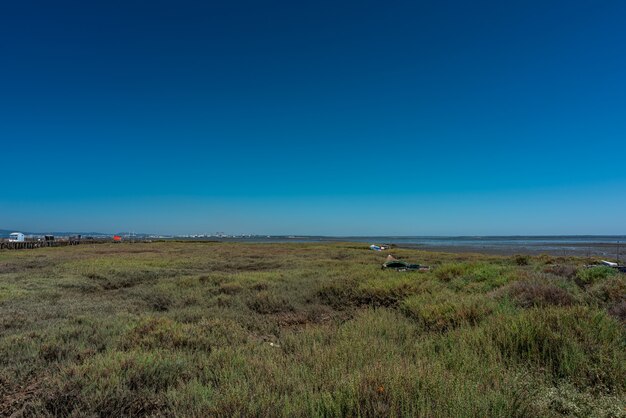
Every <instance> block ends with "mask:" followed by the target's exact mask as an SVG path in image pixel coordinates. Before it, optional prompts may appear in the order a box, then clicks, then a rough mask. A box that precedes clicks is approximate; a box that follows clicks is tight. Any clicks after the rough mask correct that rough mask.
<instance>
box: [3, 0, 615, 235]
mask: <svg viewBox="0 0 626 418" xmlns="http://www.w3.org/2000/svg"><path fill="white" fill-rule="evenodd" d="M98 3H99V4H96V2H89V1H76V2H65V1H58V2H50V1H41V2H34V1H28V0H24V1H14V2H5V3H4V4H3V5H2V7H1V9H0V156H1V157H2V165H3V170H2V174H1V175H0V192H1V194H0V228H18V229H23V230H96V231H103V232H114V231H120V230H129V229H130V230H135V231H142V232H162V233H190V232H211V231H225V232H231V233H248V232H249V233H269V234H328V235H351V234H358V235H367V234H402V235H414V234H420V235H434V234H440V235H449V234H453V235H457V234H470V235H472V234H481V235H487V234H624V233H626V24H625V23H624V22H626V2H624V1H617V0H616V1H602V0H600V1H598V0H596V1H591V0H589V1H576V0H570V1H526V0H525V1H512V2H509V1H495V0H494V1H472V2H469V1H387V2H368V1H358V2H356V1H355V2H348V1H344V2H337V1H315V2H298V1H284V2H276V1H264V2H245V1H239V2H223V1H220V2H212V1H197V2H189V1H176V2H174V1H169V2H166V1H149V2H148V1H143V2H138V1H128V0H124V1H106V2H104V1H103V2H98Z"/></svg>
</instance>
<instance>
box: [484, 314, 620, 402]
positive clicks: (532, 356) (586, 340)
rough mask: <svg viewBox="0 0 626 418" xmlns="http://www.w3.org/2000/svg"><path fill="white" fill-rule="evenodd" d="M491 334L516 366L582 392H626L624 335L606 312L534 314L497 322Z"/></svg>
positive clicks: (494, 320)
mask: <svg viewBox="0 0 626 418" xmlns="http://www.w3.org/2000/svg"><path fill="white" fill-rule="evenodd" d="M489 329H490V332H491V335H492V338H493V341H494V342H495V344H496V346H497V347H499V349H500V352H501V354H502V355H503V356H504V357H505V358H507V359H509V360H510V361H512V362H514V363H518V364H521V365H525V366H526V367H533V368H539V369H545V370H547V371H549V372H550V373H551V375H552V376H553V377H554V378H557V379H568V380H569V381H570V382H572V383H575V384H576V385H577V386H579V387H585V386H587V387H596V388H598V389H600V388H608V389H609V390H624V388H626V351H625V350H624V338H625V337H626V335H625V331H624V329H623V328H622V326H621V325H620V324H619V323H618V322H617V321H615V320H612V319H611V318H610V317H608V316H607V315H606V313H604V312H602V311H596V310H591V309H588V308H585V307H564V308H561V307H551V308H544V309H531V310H527V311H523V312H521V313H520V314H518V315H515V316H497V317H493V320H492V321H491V322H490V324H489Z"/></svg>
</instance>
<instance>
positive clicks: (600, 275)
mask: <svg viewBox="0 0 626 418" xmlns="http://www.w3.org/2000/svg"><path fill="white" fill-rule="evenodd" d="M616 274H618V272H617V270H615V269H613V268H611V267H607V266H598V267H590V268H586V269H582V270H579V271H578V273H577V274H576V283H578V285H579V286H589V285H591V284H593V283H595V282H597V281H598V280H603V279H606V278H607V277H611V276H614V275H616Z"/></svg>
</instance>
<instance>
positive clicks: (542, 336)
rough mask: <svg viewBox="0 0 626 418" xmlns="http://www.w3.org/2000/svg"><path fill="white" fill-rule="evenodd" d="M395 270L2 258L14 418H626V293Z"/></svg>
mask: <svg viewBox="0 0 626 418" xmlns="http://www.w3.org/2000/svg"><path fill="white" fill-rule="evenodd" d="M391 252H392V253H393V254H394V255H396V256H399V257H401V258H403V259H405V260H407V261H411V262H417V263H422V264H429V265H431V266H434V268H433V270H432V271H430V272H426V273H417V272H396V271H383V270H381V269H380V265H381V263H382V262H383V261H384V258H385V256H386V253H374V252H371V251H369V250H368V249H367V247H366V246H364V245H359V244H240V243H234V244H219V243H173V242H171V243H151V244H118V245H114V244H110V245H109V244H101V245H93V246H86V245H83V246H77V247H67V248H46V249H38V250H31V251H27V250H25V251H3V252H0V415H3V416H10V415H13V416H124V415H125V416H144V415H147V416H179V417H183V416H199V417H200V416H202V417H204V416H289V417H298V416H328V417H335V416H355V417H357V416H363V417H370V416H426V417H434V416H468V417H469V416H472V417H475V416H498V417H516V416H520V417H521V416H579V417H592V416H597V417H618V416H621V417H624V416H626V327H625V324H626V322H625V321H626V276H625V275H623V274H617V273H616V272H614V271H613V270H611V269H608V268H593V269H583V268H582V265H583V264H585V263H587V262H588V261H589V260H585V259H576V258H567V259H566V258H553V257H548V256H538V257H524V256H518V257H498V256H481V255H472V254H440V253H428V252H420V251H414V250H393V251H391Z"/></svg>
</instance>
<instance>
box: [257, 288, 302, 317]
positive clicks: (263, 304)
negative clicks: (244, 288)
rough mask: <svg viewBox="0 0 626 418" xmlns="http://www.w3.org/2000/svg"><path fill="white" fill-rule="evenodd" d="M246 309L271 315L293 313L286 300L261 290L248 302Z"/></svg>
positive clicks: (290, 305)
mask: <svg viewBox="0 0 626 418" xmlns="http://www.w3.org/2000/svg"><path fill="white" fill-rule="evenodd" d="M248 307H249V308H250V309H252V310H253V311H255V312H258V313H260V314H273V313H279V312H289V311H293V310H294V307H293V305H292V304H291V302H289V300H287V299H286V298H284V297H282V296H280V295H279V294H277V293H274V292H270V291H267V290H262V291H260V292H258V293H256V294H255V295H253V296H252V297H251V298H250V299H249V300H248Z"/></svg>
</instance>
